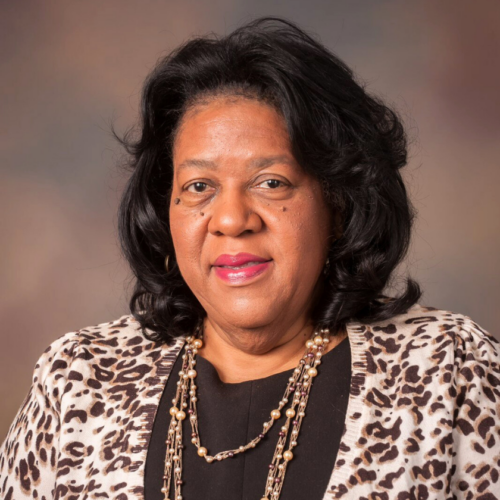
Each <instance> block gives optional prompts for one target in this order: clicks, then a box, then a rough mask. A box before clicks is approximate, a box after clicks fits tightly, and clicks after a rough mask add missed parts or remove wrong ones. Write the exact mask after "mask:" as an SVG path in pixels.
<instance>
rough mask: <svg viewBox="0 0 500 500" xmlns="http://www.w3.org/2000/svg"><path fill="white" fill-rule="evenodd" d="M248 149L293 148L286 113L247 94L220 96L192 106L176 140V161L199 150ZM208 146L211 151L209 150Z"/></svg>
mask: <svg viewBox="0 0 500 500" xmlns="http://www.w3.org/2000/svg"><path fill="white" fill-rule="evenodd" d="M234 148H237V150H241V151H240V153H244V152H245V151H247V153H248V152H249V151H250V150H252V149H259V148H267V149H270V150H272V149H274V150H275V151H276V153H277V152H278V151H279V150H281V152H283V150H286V151H289V150H290V139H289V135H288V130H287V127H286V123H285V121H284V119H283V117H282V116H281V115H280V114H279V113H278V112H277V111H276V109H274V108H273V107H271V106H269V105H267V104H265V103H262V102H260V101H257V100H253V99H247V98H234V97H233V98H217V99H213V100H211V101H210V102H208V103H206V102H203V103H201V104H198V105H195V106H194V107H192V108H190V109H189V110H188V111H187V112H186V113H185V115H184V117H183V118H182V121H181V123H180V126H179V130H178V132H177V134H176V136H175V140H174V151H173V153H174V162H176V159H177V160H180V157H184V156H185V155H189V154H193V153H195V152H198V151H203V152H205V153H210V151H211V150H213V153H218V154H222V153H224V152H225V153H226V154H229V153H233V154H234V153H235V152H236V151H235V149H234ZM206 150H208V151H206Z"/></svg>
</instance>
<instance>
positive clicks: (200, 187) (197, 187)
mask: <svg viewBox="0 0 500 500" xmlns="http://www.w3.org/2000/svg"><path fill="white" fill-rule="evenodd" d="M207 187H208V184H206V183H205V182H200V181H197V182H193V183H192V184H190V185H189V186H187V187H186V191H189V192H190V193H203V192H205V190H206V188H207ZM191 188H193V189H191Z"/></svg>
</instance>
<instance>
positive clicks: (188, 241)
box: [170, 215, 205, 275]
mask: <svg viewBox="0 0 500 500" xmlns="http://www.w3.org/2000/svg"><path fill="white" fill-rule="evenodd" d="M204 226H205V224H204V221H197V220H196V218H195V216H194V215H186V216H175V217H171V219H170V231H171V234H172V240H173V243H174V249H175V255H176V259H177V262H178V264H179V268H180V269H181V272H182V274H183V275H184V273H185V272H189V270H190V269H194V267H196V268H198V266H199V262H200V254H201V251H202V246H203V241H204V238H203V235H204V233H205V229H204ZM195 265H196V266H195Z"/></svg>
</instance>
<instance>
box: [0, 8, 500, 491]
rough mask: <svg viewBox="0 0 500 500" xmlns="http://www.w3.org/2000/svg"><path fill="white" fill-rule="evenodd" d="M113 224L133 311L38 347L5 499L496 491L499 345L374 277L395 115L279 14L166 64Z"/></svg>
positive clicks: (393, 217) (5, 451)
mask: <svg viewBox="0 0 500 500" xmlns="http://www.w3.org/2000/svg"><path fill="white" fill-rule="evenodd" d="M123 144H124V145H125V147H126V148H127V150H128V152H129V154H130V158H131V162H130V164H131V168H132V175H131V177H130V180H129V183H128V185H127V188H126V190H125V193H124V195H123V199H122V204H121V207H120V236H121V241H122V246H123V250H124V253H125V255H126V257H127V259H128V261H129V263H130V265H131V267H132V270H133V272H134V274H135V276H136V279H137V280H136V286H135V290H134V294H133V297H132V299H131V302H130V306H131V314H130V315H125V316H122V317H121V318H119V319H117V320H116V321H111V322H109V323H103V324H100V325H97V326H93V327H88V328H84V329H81V330H78V331H76V332H70V333H67V334H66V335H64V336H62V337H60V338H59V339H57V340H55V341H54V342H53V343H52V344H51V345H50V346H49V348H48V349H47V350H46V351H45V352H44V353H43V354H42V356H41V358H40V360H39V362H38V363H37V365H36V367H35V371H34V376H33V385H32V387H31V390H30V392H29V394H28V396H27V398H26V400H25V402H24V403H23V406H22V407H21V409H20V410H19V414H18V415H17V417H16V419H15V420H14V422H13V424H12V426H11V428H10V430H9V433H8V435H7V438H6V440H5V441H4V443H3V446H2V448H1V458H0V496H1V498H3V499H9V500H11V499H21V498H37V499H49V498H58V499H83V498H112V499H117V500H125V499H144V498H146V499H147V500H154V499H163V498H169V499H176V500H181V499H182V498H185V499H187V500H191V499H199V498H203V499H215V498H217V499H221V498H222V499H231V500H232V499H235V498H244V499H247V498H248V499H259V498H261V499H266V500H276V499H278V498H280V499H282V500H283V499H288V500H290V499H304V498H307V499H311V500H314V499H317V500H319V499H331V498H346V499H361V498H362V499H373V500H375V499H387V500H389V499H398V500H401V499H417V498H418V499H444V498H458V499H469V498H470V499H472V498H481V499H483V500H486V499H488V500H492V499H495V498H500V479H499V472H500V435H499V429H500V426H499V411H500V410H499V408H500V407H499V403H498V401H499V400H500V392H499V391H500V368H499V362H500V355H499V343H498V341H496V340H495V339H494V338H493V337H492V336H491V335H490V334H489V333H487V332H485V331H484V330H483V329H481V328H480V327H479V326H478V325H477V324H476V323H474V322H473V321H472V320H471V319H470V318H468V317H466V316H463V315H461V314H456V313H452V312H448V311H441V310H437V309H433V308H429V307H423V306H420V305H418V304H417V301H418V299H419V298H420V291H419V288H418V285H417V284H416V283H415V282H414V281H412V280H411V279H408V280H407V283H406V289H405V290H404V292H403V293H402V295H401V296H399V297H386V296H384V295H383V291H384V288H385V287H386V285H387V284H388V282H389V280H390V278H391V277H392V275H393V271H394V269H395V267H396V266H397V264H398V263H399V262H400V261H401V259H402V258H403V256H404V255H405V252H406V250H407V247H408V244H409V237H410V228H411V223H412V219H413V211H412V208H411V205H410V202H409V200H408V198H407V195H406V191H405V187H404V184H403V182H402V180H401V176H400V173H399V169H400V168H401V167H403V166H404V165H405V163H406V142H405V133H404V130H403V128H402V125H401V123H400V121H399V119H398V117H397V115H396V114H395V113H394V112H393V111H391V110H390V109H388V108H387V107H386V106H385V105H384V104H383V103H382V102H380V101H379V100H377V99H376V98H374V97H372V96H370V95H369V94H367V93H366V91H365V90H364V89H363V88H362V87H361V86H360V85H359V84H358V83H356V81H355V80H354V78H353V75H352V72H351V71H350V70H349V69H348V68H347V67H346V66H345V65H344V64H343V63H342V62H341V61H339V60H338V59H337V58H336V57H335V56H334V55H332V54H331V53H330V52H329V51H327V50H326V49H325V48H324V47H323V46H322V45H321V44H319V43H318V42H317V41H315V40H314V39H312V38H310V37H309V36H308V35H306V34H305V33H304V32H302V31H301V30H300V29H299V28H298V27H296V26H295V25H293V24H291V23H288V22H285V21H282V20H279V19H272V18H267V19H260V20H257V21H254V22H252V23H250V24H248V25H246V26H244V27H242V28H240V29H238V30H236V31H235V32H233V33H232V34H230V35H229V36H227V37H224V38H220V39H216V38H197V39H195V40H192V41H190V42H188V43H187V44H185V45H183V46H182V47H180V48H178V49H177V50H176V51H175V52H174V53H172V54H171V55H170V56H168V57H167V58H166V59H164V60H162V61H160V63H159V64H158V66H157V67H156V69H155V70H154V71H153V72H152V74H151V75H150V76H149V78H148V80H147V82H146V85H145V88H144V93H143V101H142V126H141V131H140V134H139V136H138V137H137V138H136V139H135V140H134V139H133V138H132V137H131V136H128V137H126V138H125V139H124V140H123Z"/></svg>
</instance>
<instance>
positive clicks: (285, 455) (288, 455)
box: [283, 450, 293, 462]
mask: <svg viewBox="0 0 500 500" xmlns="http://www.w3.org/2000/svg"><path fill="white" fill-rule="evenodd" d="M283 458H284V459H285V460H286V461H287V462H289V461H290V460H291V459H292V458H293V453H292V452H291V451H290V450H287V451H285V453H283Z"/></svg>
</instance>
